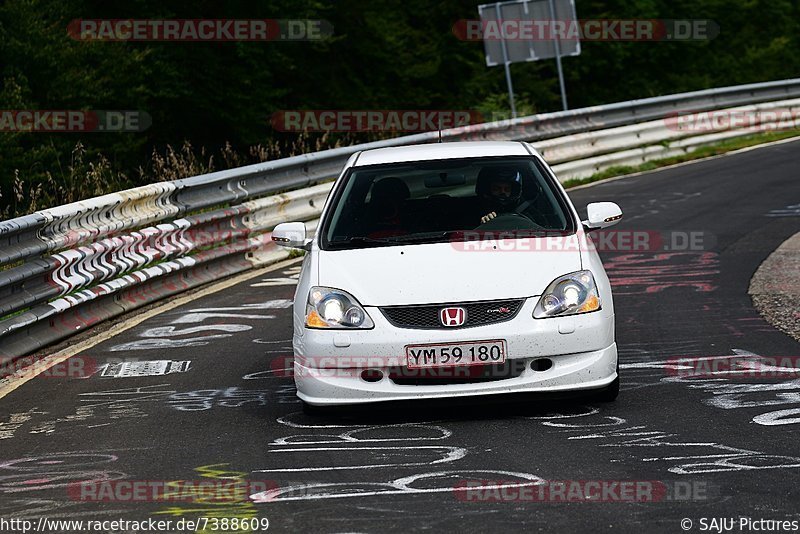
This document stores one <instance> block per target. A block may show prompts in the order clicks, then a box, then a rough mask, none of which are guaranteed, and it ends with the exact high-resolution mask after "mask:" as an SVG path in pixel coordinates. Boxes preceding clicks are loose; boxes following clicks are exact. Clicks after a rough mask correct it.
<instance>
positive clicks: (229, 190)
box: [0, 79, 800, 358]
mask: <svg viewBox="0 0 800 534" xmlns="http://www.w3.org/2000/svg"><path fill="white" fill-rule="evenodd" d="M798 97H800V79H792V80H783V81H778V82H768V83H761V84H750V85H741V86H735V87H726V88H721V89H710V90H705V91H696V92H692V93H683V94H678V95H668V96H661V97H654V98H647V99H641V100H634V101H629V102H620V103H616V104H609V105H605V106H595V107H590V108H584V109H578V110H571V111H566V112H557V113H547V114H540V115H535V116H531V117H523V118H519V119H515V120H511V121H500V122H494V123H487V124H480V125H473V126H467V127H462V128H455V129H451V130H446V131H443V132H442V138H443V140H445V141H458V140H526V141H533V142H534V144H535V145H536V146H537V148H538V149H540V150H541V151H542V153H543V155H544V156H545V158H546V159H548V161H550V162H551V163H556V165H554V169H555V171H556V173H557V174H558V175H559V177H560V179H562V180H563V179H567V178H573V177H578V176H582V175H587V174H591V173H593V172H596V171H597V170H602V169H603V168H607V167H609V166H612V165H630V164H635V163H641V162H643V161H647V160H648V159H653V158H656V157H667V156H669V155H674V154H678V153H685V152H686V151H689V150H692V149H693V148H695V147H696V146H700V145H702V144H707V143H710V142H715V141H716V140H719V139H722V138H727V137H733V136H736V135H745V134H746V133H748V132H747V131H745V130H733V131H719V132H713V133H709V134H705V135H697V134H696V133H694V132H688V133H687V132H680V131H675V130H670V129H669V128H667V127H666V125H665V123H664V121H663V119H664V118H665V117H668V116H670V115H671V114H675V113H676V112H679V111H687V110H694V111H701V110H717V109H722V108H727V107H734V106H749V105H753V104H755V106H754V107H751V109H772V108H776V107H784V108H785V107H793V108H795V109H796V107H797V106H798V100H792V99H794V98H798ZM774 101H779V102H774ZM764 103H767V104H764ZM657 119H662V120H657ZM438 137H439V134H438V132H428V133H422V134H417V135H411V136H405V137H399V138H394V139H388V140H384V141H378V142H373V143H367V144H362V145H356V146H351V147H343V148H337V149H333V150H326V151H322V152H316V153H311V154H305V155H302V156H296V157H292V158H286V159H282V160H276V161H271V162H266V163H260V164H257V165H249V166H246V167H241V168H237V169H231V170H227V171H221V172H215V173H210V174H205V175H201V176H195V177H191V178H186V179H182V180H176V181H174V182H164V183H158V184H152V185H148V186H143V187H138V188H135V189H131V190H127V191H121V192H118V193H112V194H109V195H104V196H101V197H97V198H93V199H88V200H85V201H81V202H76V203H73V204H68V205H65V206H59V207H56V208H51V209H47V210H42V211H38V212H36V213H33V214H31V215H26V216H23V217H19V218H16V219H11V220H8V221H3V222H0V265H7V264H10V263H12V262H19V263H21V264H20V265H16V266H14V265H11V266H9V268H7V269H6V270H4V271H0V357H5V358H8V357H12V358H13V357H17V356H21V355H24V354H27V353H30V352H32V351H35V350H37V349H39V348H41V347H43V346H46V345H47V344H50V343H52V342H54V341H56V340H58V339H62V338H64V337H67V336H69V335H71V334H73V333H74V332H75V331H76V330H81V329H83V328H88V327H89V326H92V325H94V324H96V323H98V322H100V321H102V320H104V319H107V318H110V317H113V316H115V315H118V314H120V313H123V312H125V311H127V310H129V309H133V308H135V307H137V306H141V305H143V304H146V303H148V302H152V301H155V300H158V299H159V298H163V297H165V296H168V295H171V294H174V293H176V292H179V291H182V290H184V289H187V288H189V287H192V286H194V285H197V284H200V283H204V282H206V281H209V280H213V279H215V278H218V277H221V276H225V275H228V274H232V273H234V272H239V271H241V270H244V269H248V268H251V267H253V266H254V265H258V264H263V262H269V261H274V260H276V259H278V258H282V257H286V255H285V253H282V252H279V251H277V250H276V249H275V248H274V245H272V244H271V243H270V242H269V241H268V239H266V237H268V236H266V235H265V234H264V232H267V231H269V230H271V229H272V228H273V227H274V226H275V224H277V223H279V222H281V221H283V220H310V219H313V218H314V217H316V216H317V215H318V214H319V212H320V210H321V208H322V205H323V203H324V200H325V196H326V195H327V192H328V191H329V189H330V185H331V184H320V185H317V186H313V187H308V186H312V185H313V184H317V183H319V182H321V181H324V180H326V179H330V178H333V177H335V176H336V175H338V174H339V172H340V170H341V169H342V167H343V166H344V164H345V163H346V161H347V159H348V158H350V157H351V156H352V155H353V154H355V153H357V152H359V151H362V150H368V149H372V148H381V147H389V146H402V145H409V144H418V143H429V142H435V141H437V140H438ZM536 141H541V142H539V143H536ZM665 141H668V142H670V144H665V143H664V142H665ZM301 188H302V189H301ZM287 190H295V191H292V192H290V193H285V194H281V195H274V193H276V192H278V191H287ZM271 194H272V195H273V196H267V195H271ZM264 197H265V198H264ZM225 205H229V207H224V208H219V209H215V210H212V211H208V212H205V213H200V214H194V215H191V213H192V212H197V211H199V210H203V209H208V208H213V207H214V206H225ZM187 214H188V215H187ZM178 217H180V218H178ZM148 225H150V226H148ZM48 254H49V255H48Z"/></svg>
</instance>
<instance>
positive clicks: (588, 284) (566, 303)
mask: <svg viewBox="0 0 800 534" xmlns="http://www.w3.org/2000/svg"><path fill="white" fill-rule="evenodd" d="M599 309H600V295H599V294H598V293H597V285H596V284H595V283H594V276H592V273H591V272H590V271H578V272H575V273H570V274H565V275H564V276H560V277H558V278H556V279H555V280H553V281H552V282H551V283H550V285H549V286H547V289H545V291H544V294H542V296H541V298H540V299H539V303H538V304H536V308H534V310H533V316H534V317H535V318H536V319H544V318H546V317H556V316H563V315H576V314H578V313H588V312H593V311H596V310H599Z"/></svg>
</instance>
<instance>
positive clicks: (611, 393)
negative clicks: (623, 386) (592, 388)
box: [592, 363, 619, 402]
mask: <svg viewBox="0 0 800 534" xmlns="http://www.w3.org/2000/svg"><path fill="white" fill-rule="evenodd" d="M618 396H619V363H617V378H615V379H614V381H613V382H611V383H610V384H609V385H607V386H606V387H604V388H603V389H601V390H599V391H598V392H597V393H595V394H594V395H592V400H594V401H596V402H614V401H615V400H617V397H618Z"/></svg>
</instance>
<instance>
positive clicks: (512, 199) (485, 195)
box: [475, 167, 522, 224]
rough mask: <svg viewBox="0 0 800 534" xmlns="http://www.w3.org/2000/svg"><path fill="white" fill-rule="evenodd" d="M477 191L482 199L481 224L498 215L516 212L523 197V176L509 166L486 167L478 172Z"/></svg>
mask: <svg viewBox="0 0 800 534" xmlns="http://www.w3.org/2000/svg"><path fill="white" fill-rule="evenodd" d="M475 193H476V194H477V195H478V198H479V199H480V201H481V213H484V214H485V215H483V216H482V217H481V224H485V223H487V222H489V221H491V220H492V219H494V218H495V217H497V216H498V215H502V214H504V213H514V212H515V211H516V210H517V208H518V207H519V206H520V200H521V199H522V177H521V176H520V173H519V171H517V170H516V169H514V168H509V167H499V168H498V167H484V168H483V169H481V171H480V172H479V173H478V180H477V182H476V184H475Z"/></svg>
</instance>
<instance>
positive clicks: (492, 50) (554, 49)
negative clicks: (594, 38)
mask: <svg viewBox="0 0 800 534" xmlns="http://www.w3.org/2000/svg"><path fill="white" fill-rule="evenodd" d="M478 13H480V18H481V28H482V29H483V46H484V51H485V54H486V65H487V66H488V67H494V66H497V65H501V64H502V65H503V67H504V69H505V73H506V84H507V85H508V99H509V103H510V105H511V116H512V117H514V118H516V116H517V110H516V103H515V99H514V86H513V84H512V82H511V68H510V65H511V63H520V62H527V61H539V60H541V59H550V58H555V60H556V67H557V69H558V82H559V87H560V89H561V104H562V106H563V108H564V109H565V110H566V109H568V104H567V89H566V84H565V82H564V71H563V67H562V65H561V58H562V57H566V56H578V55H580V53H581V45H580V39H579V38H578V36H577V32H571V33H569V34H568V35H565V36H563V37H562V36H561V35H560V33H561V32H560V29H563V28H569V27H572V26H573V25H575V24H577V23H578V17H577V14H576V13H575V2H574V0H514V1H511V2H498V3H495V4H483V5H480V6H478ZM543 21H544V22H546V24H544V25H543V24H542V22H543ZM509 24H511V25H512V26H513V25H516V26H517V30H518V31H516V32H515V34H516V36H513V35H512V36H509V34H508V25H509ZM542 26H544V27H546V28H547V33H546V35H532V36H531V37H530V38H527V39H526V38H523V37H521V36H520V35H521V34H522V33H526V32H523V31H522V29H523V27H524V28H537V29H539V30H541V28H542ZM490 29H494V31H488V30H490ZM573 35H574V37H573Z"/></svg>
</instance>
